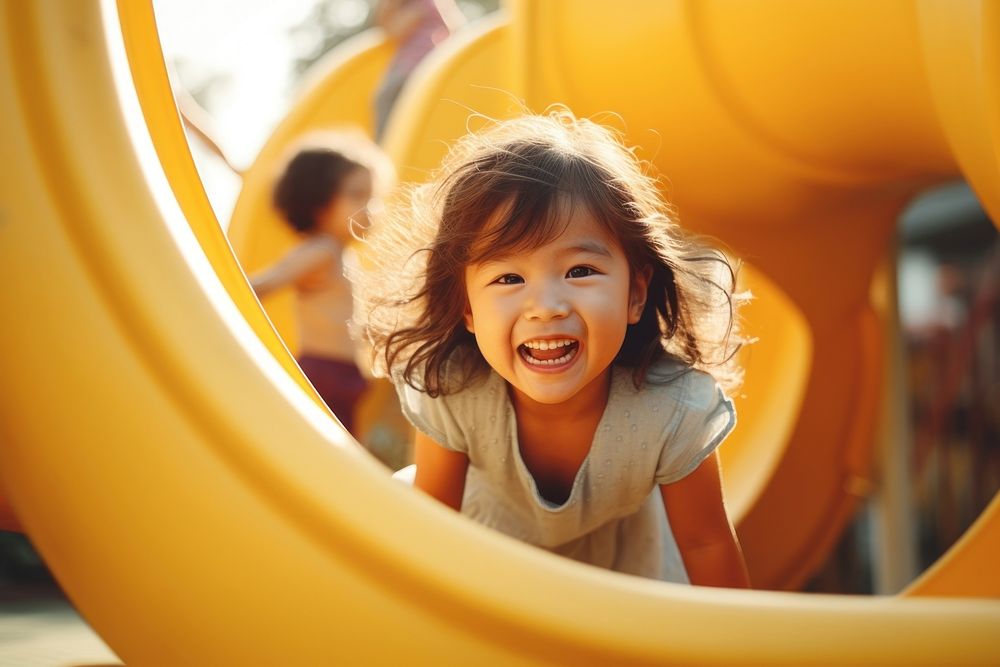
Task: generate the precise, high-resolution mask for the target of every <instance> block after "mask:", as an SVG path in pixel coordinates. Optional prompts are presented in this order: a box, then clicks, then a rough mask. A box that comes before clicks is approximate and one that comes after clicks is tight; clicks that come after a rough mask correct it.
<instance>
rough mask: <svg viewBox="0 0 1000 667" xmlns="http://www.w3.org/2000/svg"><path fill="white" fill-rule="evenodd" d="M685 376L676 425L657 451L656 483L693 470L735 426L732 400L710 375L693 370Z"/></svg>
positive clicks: (670, 479) (665, 482) (667, 481)
mask: <svg viewBox="0 0 1000 667" xmlns="http://www.w3.org/2000/svg"><path fill="white" fill-rule="evenodd" d="M685 379H686V380H687V381H686V382H685V383H684V385H683V391H682V392H681V396H680V397H679V399H678V401H677V410H678V417H677V418H676V419H675V420H673V424H674V425H675V426H674V427H673V429H672V430H671V432H669V434H668V435H667V437H666V440H665V442H664V445H663V450H662V451H661V452H660V460H659V463H658V465H657V467H656V477H655V479H656V483H657V484H672V483H673V482H676V481H678V480H680V479H683V478H684V477H686V476H687V475H689V474H690V473H692V472H694V469H695V468H697V467H698V466H699V465H701V463H702V462H703V461H704V460H705V459H706V458H708V456H709V455H711V453H712V452H714V451H715V449H716V448H717V447H718V446H719V444H721V443H722V441H723V440H725V438H726V436H727V435H729V434H730V432H732V430H733V428H734V427H735V426H736V411H735V409H734V408H733V403H732V401H730V400H729V399H728V398H726V395H725V394H724V393H723V392H722V389H721V388H720V387H719V385H718V384H717V383H716V382H715V380H714V379H713V378H712V376H710V375H708V374H706V373H700V372H692V373H690V374H689V376H688V377H687V378H685Z"/></svg>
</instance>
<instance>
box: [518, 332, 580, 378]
mask: <svg viewBox="0 0 1000 667" xmlns="http://www.w3.org/2000/svg"><path fill="white" fill-rule="evenodd" d="M579 351H580V343H579V341H576V340H573V339H572V338H549V339H534V340H529V341H525V342H524V343H522V344H521V345H518V347H517V352H518V354H519V355H520V357H521V359H523V360H524V362H525V363H526V364H528V365H529V366H532V367H533V368H538V369H539V370H541V369H545V370H548V369H553V370H555V369H557V368H562V367H564V366H567V365H568V364H569V363H570V362H572V361H573V359H575V358H576V355H577V352H579Z"/></svg>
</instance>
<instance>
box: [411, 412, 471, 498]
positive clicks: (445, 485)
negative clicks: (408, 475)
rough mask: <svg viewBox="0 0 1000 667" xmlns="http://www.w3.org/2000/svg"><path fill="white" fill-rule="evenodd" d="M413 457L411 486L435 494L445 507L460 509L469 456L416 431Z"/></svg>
mask: <svg viewBox="0 0 1000 667" xmlns="http://www.w3.org/2000/svg"><path fill="white" fill-rule="evenodd" d="M413 458H414V462H415V463H416V464H417V476H416V479H415V480H414V482H413V486H415V487H417V488H418V489H420V490H421V491H423V492H424V493H426V494H428V495H431V496H433V497H434V498H437V499H438V500H440V501H441V502H442V503H444V504H445V505H447V506H448V507H451V508H452V509H454V510H456V511H458V510H461V509H462V495H463V494H464V493H465V472H466V471H467V470H468V468H469V457H468V456H466V455H465V454H463V453H461V452H455V451H452V450H450V449H445V448H444V447H442V446H441V445H439V444H438V443H436V442H434V441H433V440H431V439H430V438H429V437H427V436H426V435H424V434H423V433H421V432H420V431H417V435H416V439H415V440H414V444H413Z"/></svg>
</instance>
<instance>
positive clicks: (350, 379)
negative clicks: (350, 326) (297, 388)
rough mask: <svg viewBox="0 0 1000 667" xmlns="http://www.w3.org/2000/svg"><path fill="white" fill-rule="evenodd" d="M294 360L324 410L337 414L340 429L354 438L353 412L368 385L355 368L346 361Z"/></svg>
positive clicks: (305, 357)
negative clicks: (327, 409)
mask: <svg viewBox="0 0 1000 667" xmlns="http://www.w3.org/2000/svg"><path fill="white" fill-rule="evenodd" d="M298 361H299V368H301V369H302V372H303V373H305V374H306V377H307V378H309V382H311V383H312V386H313V387H315V388H316V391H317V393H319V395H320V397H321V398H322V399H323V401H324V402H325V403H326V405H327V407H329V408H330V410H332V411H333V414H335V415H337V419H339V420H340V423H342V424H343V425H344V428H346V429H347V430H348V431H349V432H350V433H351V435H353V436H354V437H357V436H358V434H357V433H355V432H354V409H355V407H356V406H357V404H358V399H359V398H361V394H363V393H364V391H365V388H366V387H367V386H368V382H367V381H366V380H365V378H364V376H362V375H361V371H359V370H358V367H357V366H355V365H354V364H352V363H351V362H349V361H338V360H336V359H327V358H324V357H310V356H303V357H301V358H300V359H299V360H298Z"/></svg>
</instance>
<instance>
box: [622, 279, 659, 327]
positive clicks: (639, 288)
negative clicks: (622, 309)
mask: <svg viewBox="0 0 1000 667" xmlns="http://www.w3.org/2000/svg"><path fill="white" fill-rule="evenodd" d="M652 277H653V267H651V266H644V267H643V268H642V269H641V270H639V271H636V272H635V275H633V276H632V285H631V287H630V288H629V297H628V323H629V324H635V323H636V322H638V321H639V318H640V317H642V311H643V309H644V308H645V307H646V294H647V293H648V291H649V281H650V280H651V279H652Z"/></svg>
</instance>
